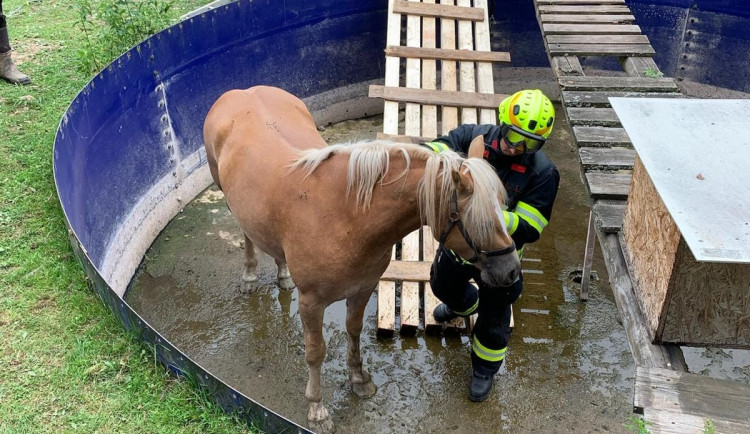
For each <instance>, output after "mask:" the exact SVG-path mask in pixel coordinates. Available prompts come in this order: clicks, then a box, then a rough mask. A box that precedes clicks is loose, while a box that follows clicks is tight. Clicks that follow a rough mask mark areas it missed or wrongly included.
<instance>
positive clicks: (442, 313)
mask: <svg viewBox="0 0 750 434" xmlns="http://www.w3.org/2000/svg"><path fill="white" fill-rule="evenodd" d="M432 316H433V317H435V321H437V322H448V321H450V320H452V319H455V318H458V314H457V313H456V312H453V310H451V308H449V307H448V305H447V304H445V303H440V304H439V305H437V307H435V310H433V311H432Z"/></svg>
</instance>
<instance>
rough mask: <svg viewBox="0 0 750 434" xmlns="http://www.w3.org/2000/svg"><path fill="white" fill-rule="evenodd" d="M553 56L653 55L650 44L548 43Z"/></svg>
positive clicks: (654, 52)
mask: <svg viewBox="0 0 750 434" xmlns="http://www.w3.org/2000/svg"><path fill="white" fill-rule="evenodd" d="M548 50H549V54H551V55H553V56H561V55H562V56H573V55H575V56H618V57H622V56H641V57H643V56H653V55H654V54H656V51H654V49H653V48H652V47H651V45H650V44H548Z"/></svg>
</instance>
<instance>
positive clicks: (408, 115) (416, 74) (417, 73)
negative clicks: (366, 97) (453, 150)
mask: <svg viewBox="0 0 750 434" xmlns="http://www.w3.org/2000/svg"><path fill="white" fill-rule="evenodd" d="M409 1H411V2H418V1H419V0H409ZM421 40H422V19H421V18H420V17H418V16H416V15H409V16H407V17H406V45H407V46H408V47H419V44H420V43H421ZM421 67H422V63H421V61H420V60H419V59H406V71H405V74H406V87H408V88H412V89H419V88H421V76H422V70H421ZM421 126H422V106H421V105H420V104H418V103H413V102H407V103H406V109H405V110H404V134H406V135H407V136H419V135H421V134H422V128H421Z"/></svg>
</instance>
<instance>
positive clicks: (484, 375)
mask: <svg viewBox="0 0 750 434" xmlns="http://www.w3.org/2000/svg"><path fill="white" fill-rule="evenodd" d="M480 287H481V290H480V293H479V307H478V309H477V313H478V315H477V322H476V324H474V330H473V333H472V335H473V336H472V339H471V341H472V346H471V349H472V351H471V364H472V368H473V373H472V377H471V384H470V385H469V399H471V400H472V401H477V402H479V401H484V400H485V399H487V397H488V396H489V394H490V391H491V390H492V382H493V377H494V375H495V374H496V373H497V371H499V370H500V367H501V366H502V364H503V361H504V360H505V353H506V348H507V346H508V340H509V339H510V306H511V304H512V303H513V302H515V301H516V300H517V299H518V296H519V295H521V290H522V289H523V280H522V279H519V280H518V281H516V283H514V284H513V285H512V286H510V287H507V288H504V287H498V288H495V287H489V286H486V285H480Z"/></svg>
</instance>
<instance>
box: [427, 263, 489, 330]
mask: <svg viewBox="0 0 750 434" xmlns="http://www.w3.org/2000/svg"><path fill="white" fill-rule="evenodd" d="M475 270H476V269H475V268H474V267H473V266H471V265H464V264H461V263H459V262H457V261H456V258H455V257H454V256H453V254H451V253H450V252H448V251H447V250H445V249H438V252H437V254H436V255H435V260H434V261H433V263H432V269H431V270H430V287H431V288H432V292H433V293H434V294H435V296H436V297H437V298H438V299H440V301H442V302H443V303H441V304H439V305H438V306H437V307H436V308H435V311H434V312H433V315H434V316H435V319H436V320H437V321H440V322H443V321H450V320H452V319H453V318H456V317H458V316H468V315H471V314H473V313H474V312H475V311H476V310H477V306H478V304H479V301H478V292H477V288H476V287H475V286H474V285H472V284H470V283H469V279H470V278H472V277H473V274H475V273H474V271H475Z"/></svg>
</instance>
